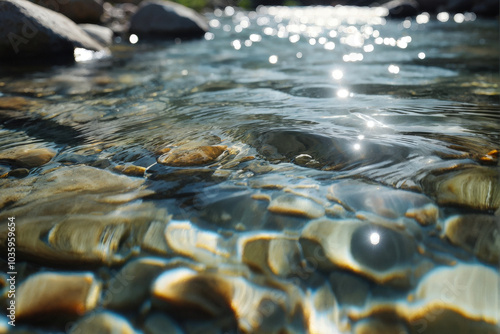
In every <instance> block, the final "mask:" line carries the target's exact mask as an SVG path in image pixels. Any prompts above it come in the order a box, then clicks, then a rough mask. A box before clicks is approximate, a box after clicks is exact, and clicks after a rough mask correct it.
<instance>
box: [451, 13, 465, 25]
mask: <svg viewBox="0 0 500 334" xmlns="http://www.w3.org/2000/svg"><path fill="white" fill-rule="evenodd" d="M453 21H455V22H456V23H462V22H464V21H465V16H464V14H462V13H457V14H455V16H453Z"/></svg>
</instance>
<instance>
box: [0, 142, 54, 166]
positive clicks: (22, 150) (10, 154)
mask: <svg viewBox="0 0 500 334" xmlns="http://www.w3.org/2000/svg"><path fill="white" fill-rule="evenodd" d="M55 155H56V152H55V151H54V150H52V149H49V148H44V147H36V146H34V145H28V146H19V147H15V148H12V149H8V150H5V151H2V152H0V161H1V160H4V161H7V162H8V163H10V164H12V165H14V166H18V167H22V168H33V167H39V166H42V165H45V164H46V163H47V162H49V161H50V160H52V158H53V157H54V156H55Z"/></svg>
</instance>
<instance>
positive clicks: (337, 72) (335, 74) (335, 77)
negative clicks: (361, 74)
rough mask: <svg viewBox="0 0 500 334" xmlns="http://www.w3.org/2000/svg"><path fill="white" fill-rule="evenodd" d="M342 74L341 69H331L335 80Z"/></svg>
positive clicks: (340, 77)
mask: <svg viewBox="0 0 500 334" xmlns="http://www.w3.org/2000/svg"><path fill="white" fill-rule="evenodd" d="M343 76H344V73H343V72H342V71H341V70H333V71H332V77H333V78H334V79H335V80H340V79H342V77H343Z"/></svg>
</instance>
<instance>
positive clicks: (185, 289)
mask: <svg viewBox="0 0 500 334" xmlns="http://www.w3.org/2000/svg"><path fill="white" fill-rule="evenodd" d="M151 291H152V294H153V297H154V299H153V306H154V307H156V308H158V309H164V310H166V311H168V312H170V313H169V314H173V315H175V316H177V317H181V316H183V317H185V316H189V317H190V319H203V318H204V317H205V318H206V317H208V318H212V319H221V318H223V319H226V321H224V323H225V324H227V323H228V321H229V320H228V319H227V317H228V315H233V317H234V318H233V321H234V324H235V325H236V326H237V328H238V329H239V330H240V331H241V332H243V333H252V332H256V331H259V332H263V333H276V334H277V333H280V331H283V330H284V329H285V327H286V325H285V324H286V322H287V319H288V321H289V320H290V317H294V316H300V315H299V314H294V311H295V308H294V307H293V306H292V300H291V297H290V296H289V295H288V294H286V293H285V292H284V291H282V290H279V289H276V288H275V289H269V288H266V287H262V286H260V285H257V284H254V283H252V282H250V281H248V280H247V279H245V278H242V277H234V276H229V275H223V274H213V273H198V272H196V271H194V270H191V269H188V268H177V269H172V270H169V271H166V272H165V273H163V274H162V275H161V276H159V277H158V278H157V279H156V281H155V282H154V284H153V287H152V290H151ZM216 324H217V322H216V321H214V325H216ZM236 326H235V327H236Z"/></svg>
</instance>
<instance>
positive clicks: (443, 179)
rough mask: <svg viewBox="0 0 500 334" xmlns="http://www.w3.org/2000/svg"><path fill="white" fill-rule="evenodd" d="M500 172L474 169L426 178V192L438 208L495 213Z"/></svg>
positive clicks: (499, 191)
mask: <svg viewBox="0 0 500 334" xmlns="http://www.w3.org/2000/svg"><path fill="white" fill-rule="evenodd" d="M498 180H500V169H499V168H496V167H480V166H478V167H473V168H466V169H462V170H458V171H452V172H448V173H444V174H440V175H432V174H430V175H428V176H427V177H426V178H425V179H424V180H423V185H424V189H425V192H426V193H428V194H430V195H431V196H434V197H435V198H436V201H437V202H438V204H439V205H453V206H466V207H469V208H472V209H476V210H496V209H498V208H499V207H500V182H498Z"/></svg>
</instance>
